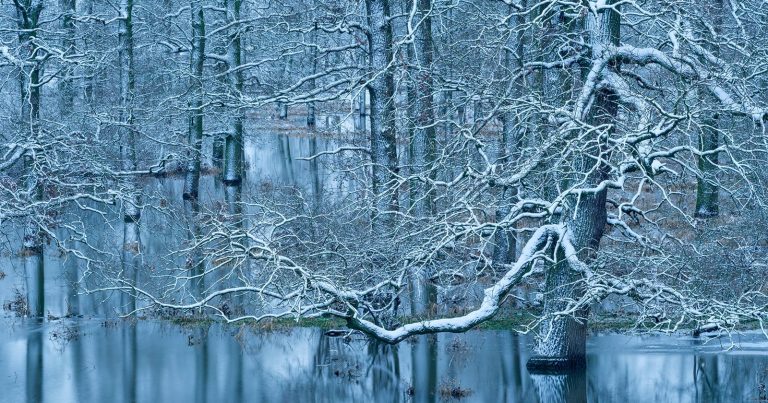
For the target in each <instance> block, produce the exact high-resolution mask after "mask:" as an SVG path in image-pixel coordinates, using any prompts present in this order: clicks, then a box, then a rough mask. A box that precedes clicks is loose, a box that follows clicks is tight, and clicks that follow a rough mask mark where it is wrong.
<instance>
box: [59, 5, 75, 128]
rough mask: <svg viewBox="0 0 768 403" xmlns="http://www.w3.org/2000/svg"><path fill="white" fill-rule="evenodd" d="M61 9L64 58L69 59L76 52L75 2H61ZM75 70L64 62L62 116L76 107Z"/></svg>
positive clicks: (60, 107)
mask: <svg viewBox="0 0 768 403" xmlns="http://www.w3.org/2000/svg"><path fill="white" fill-rule="evenodd" d="M59 8H60V9H61V12H62V13H63V16H62V19H61V28H62V30H63V31H64V40H63V41H62V43H61V45H62V48H63V51H64V56H65V57H67V56H69V55H71V54H72V53H74V51H75V23H74V19H73V16H74V15H75V0H59ZM73 72H74V69H73V68H72V66H71V65H69V62H67V61H64V68H63V69H62V70H61V77H60V78H59V83H58V87H59V96H60V98H59V111H60V113H61V115H62V116H68V115H70V114H71V113H72V108H73V106H74V100H75V92H74V86H73V85H72V73H73Z"/></svg>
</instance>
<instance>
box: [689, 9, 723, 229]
mask: <svg viewBox="0 0 768 403" xmlns="http://www.w3.org/2000/svg"><path fill="white" fill-rule="evenodd" d="M712 3H713V4H712V5H711V6H710V7H707V8H708V9H709V11H710V13H711V15H713V16H714V24H713V27H714V29H715V32H716V33H717V34H719V33H720V32H721V31H722V24H723V20H722V12H723V1H722V0H713V2H712ZM717 39H718V38H715V40H717ZM706 43H708V44H709V45H708V46H709V49H710V50H711V51H712V53H713V54H714V55H715V56H719V55H720V47H719V46H718V45H717V44H714V43H713V42H709V41H708V42H706ZM718 121H719V118H718V115H717V114H716V113H715V114H712V115H711V116H709V117H708V118H706V119H704V122H703V123H704V126H703V127H702V128H701V133H700V135H699V150H701V152H702V153H711V154H707V155H701V156H699V157H698V167H699V172H700V176H699V178H698V180H697V186H696V212H695V213H694V214H695V216H696V217H700V218H709V217H716V216H717V215H719V214H720V203H719V189H720V188H719V186H718V185H717V178H716V175H717V171H718V167H717V164H718V155H717V154H718V153H716V152H713V150H715V149H717V148H718V147H719V146H720V139H719V132H720V131H719V128H718Z"/></svg>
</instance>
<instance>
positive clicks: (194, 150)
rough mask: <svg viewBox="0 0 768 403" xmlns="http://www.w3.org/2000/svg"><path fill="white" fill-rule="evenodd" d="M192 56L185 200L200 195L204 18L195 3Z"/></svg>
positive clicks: (201, 6)
mask: <svg viewBox="0 0 768 403" xmlns="http://www.w3.org/2000/svg"><path fill="white" fill-rule="evenodd" d="M191 11H192V52H190V67H191V70H192V77H191V78H190V92H191V97H192V99H191V100H190V102H189V110H190V118H189V120H190V121H189V141H188V147H189V151H188V155H187V158H188V160H187V172H186V176H185V179H184V192H183V194H182V198H184V199H185V200H197V197H198V194H199V193H200V166H201V160H202V149H203V66H204V63H205V14H204V11H203V5H202V3H201V2H200V1H199V0H193V1H192V3H191Z"/></svg>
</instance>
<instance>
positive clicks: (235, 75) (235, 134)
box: [223, 0, 243, 198]
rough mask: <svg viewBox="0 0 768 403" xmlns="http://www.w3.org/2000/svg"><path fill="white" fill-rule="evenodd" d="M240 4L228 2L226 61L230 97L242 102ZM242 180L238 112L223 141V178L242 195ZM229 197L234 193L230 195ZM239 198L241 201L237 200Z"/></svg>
mask: <svg viewBox="0 0 768 403" xmlns="http://www.w3.org/2000/svg"><path fill="white" fill-rule="evenodd" d="M241 3H242V1H241V0H228V1H227V20H228V21H229V22H230V23H231V24H232V26H231V28H230V31H229V45H228V47H227V59H228V61H229V63H228V64H229V73H228V77H229V85H230V91H231V92H232V94H231V96H232V97H233V98H235V99H236V100H239V99H240V97H241V96H242V93H243V73H242V70H241V65H242V49H241V36H240V26H239V24H237V23H236V21H239V20H240V7H241ZM242 179H243V112H242V110H241V108H237V109H235V110H234V112H233V116H232V118H231V120H230V127H229V133H228V134H227V137H226V139H225V141H224V178H223V182H224V184H225V185H226V186H228V187H234V188H237V192H239V189H240V185H241V183H242ZM227 193H233V192H232V191H229V190H228V191H227ZM238 198H239V197H238Z"/></svg>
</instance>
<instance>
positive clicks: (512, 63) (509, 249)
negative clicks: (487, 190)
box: [493, 4, 525, 267]
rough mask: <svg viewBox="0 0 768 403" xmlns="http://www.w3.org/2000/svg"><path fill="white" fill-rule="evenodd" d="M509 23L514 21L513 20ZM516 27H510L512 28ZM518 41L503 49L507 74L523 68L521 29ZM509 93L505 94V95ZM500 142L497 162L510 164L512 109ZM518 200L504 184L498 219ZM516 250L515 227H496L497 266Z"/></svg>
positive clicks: (514, 126)
mask: <svg viewBox="0 0 768 403" xmlns="http://www.w3.org/2000/svg"><path fill="white" fill-rule="evenodd" d="M523 7H525V4H523ZM510 13H513V10H512V6H510ZM515 23H516V24H517V25H519V26H522V25H523V24H524V23H525V16H524V15H518V16H517V18H516V21H515ZM509 24H510V25H511V24H512V20H511V19H510V21H509ZM512 28H513V27H512V26H510V29H512ZM516 42H517V43H516V44H515V46H516V47H515V54H513V53H512V52H511V51H509V50H507V51H506V52H504V66H505V67H506V69H505V70H506V71H505V73H506V74H511V73H512V72H514V71H515V70H516V69H522V68H523V66H522V63H523V58H524V51H525V42H524V37H523V33H522V31H520V32H518V34H517V38H516ZM522 80H523V78H522V77H520V78H518V79H517V82H515V83H513V84H512V88H511V89H512V94H513V95H518V94H520V93H522V91H523V82H522ZM506 95H507V94H505V96H506ZM501 125H502V127H501V139H500V140H501V141H500V144H499V157H498V163H499V164H502V166H507V165H509V164H510V163H511V162H512V161H514V159H515V157H516V154H517V148H518V142H519V141H520V137H521V136H520V135H519V133H520V129H519V128H518V126H519V125H520V122H519V121H518V119H517V117H516V116H515V114H514V113H513V112H511V111H505V112H502V114H501ZM516 200H517V188H513V187H506V186H505V187H504V188H503V189H502V191H501V197H500V201H501V203H502V205H501V208H500V209H498V210H497V211H496V222H499V221H501V220H503V219H504V217H506V216H507V214H509V212H510V208H511V205H512V204H514V203H515V202H516ZM516 253H517V234H516V233H515V232H514V229H510V230H502V229H497V230H496V235H495V237H494V248H493V263H494V266H496V267H500V266H501V265H505V264H509V263H511V262H514V261H515V256H516Z"/></svg>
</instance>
